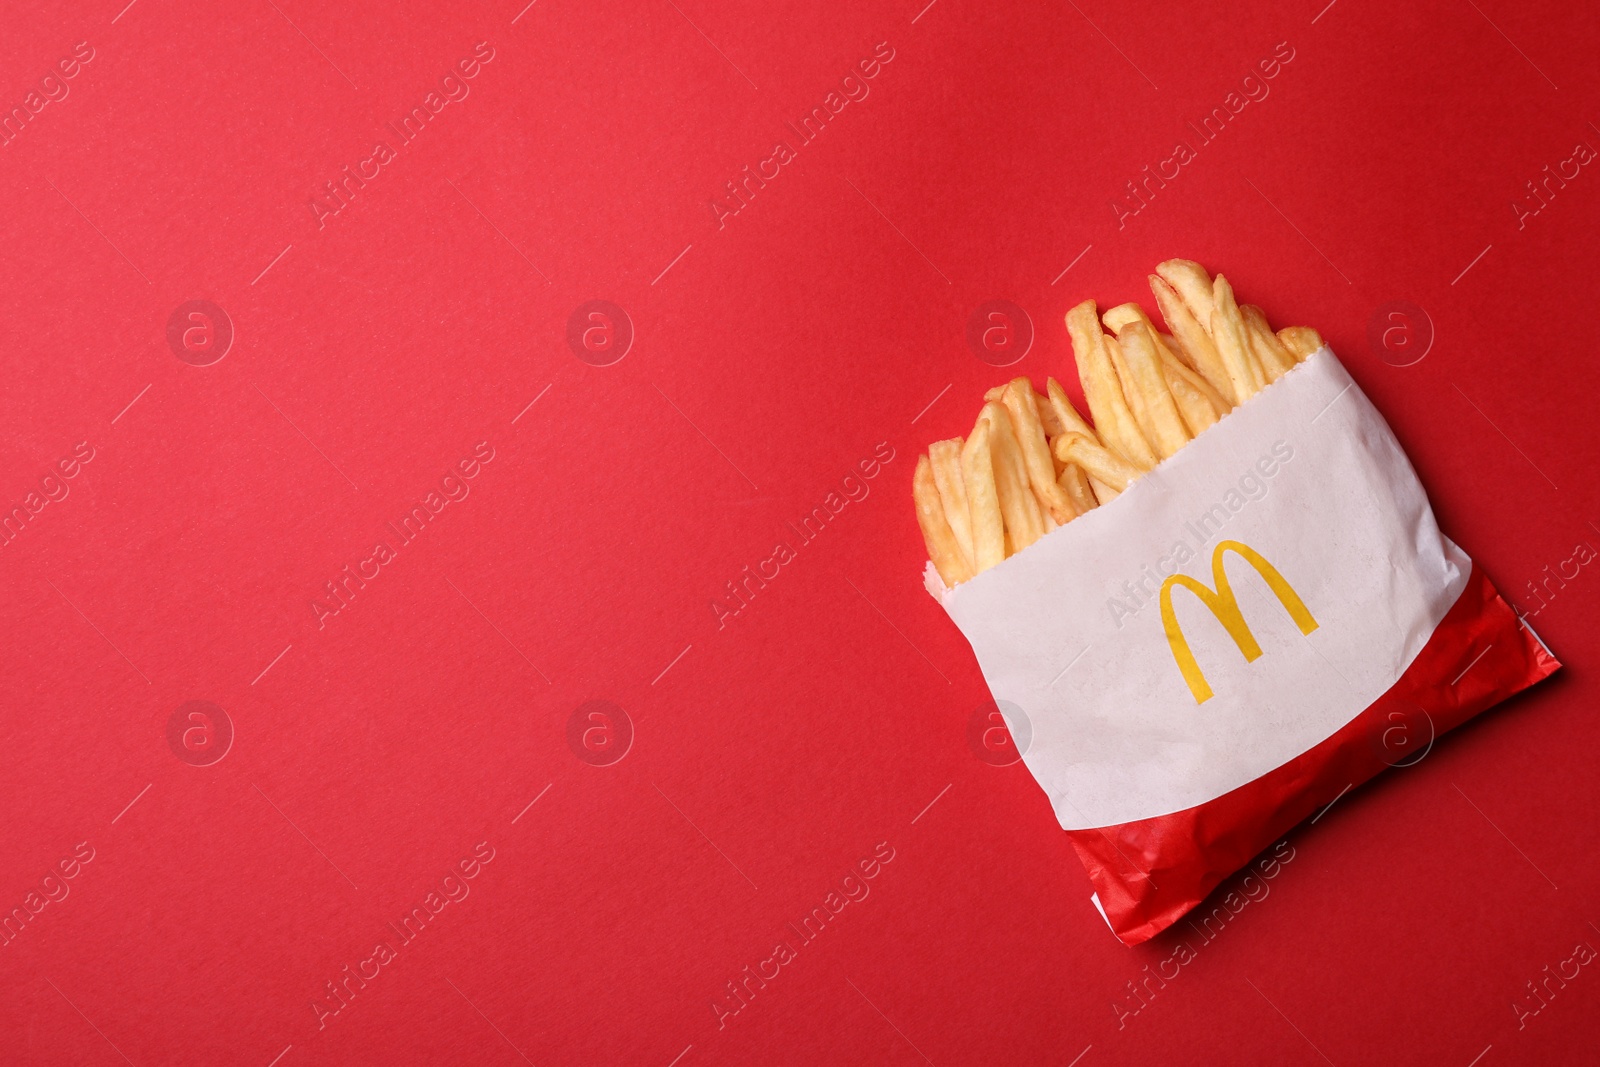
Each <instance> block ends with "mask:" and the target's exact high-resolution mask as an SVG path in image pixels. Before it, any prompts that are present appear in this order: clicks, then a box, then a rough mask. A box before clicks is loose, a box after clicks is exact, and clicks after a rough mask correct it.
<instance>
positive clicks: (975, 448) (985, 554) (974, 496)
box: [961, 419, 1006, 574]
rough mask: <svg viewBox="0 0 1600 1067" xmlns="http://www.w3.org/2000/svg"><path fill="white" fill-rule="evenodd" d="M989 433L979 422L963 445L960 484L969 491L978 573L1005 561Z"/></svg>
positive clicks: (984, 425) (974, 557) (968, 500)
mask: <svg viewBox="0 0 1600 1067" xmlns="http://www.w3.org/2000/svg"><path fill="white" fill-rule="evenodd" d="M989 433H990V430H989V424H988V423H987V422H985V421H983V420H981V419H980V420H979V421H978V425H977V426H976V427H974V428H973V431H972V432H971V433H970V434H968V435H967V441H966V443H965V444H963V445H962V446H961V481H962V483H963V484H964V485H965V486H966V490H967V508H968V513H969V514H970V516H971V526H972V564H973V569H974V570H975V571H977V572H978V573H979V574H982V573H983V572H984V571H986V570H988V569H989V568H990V567H993V566H994V565H995V564H996V563H999V562H1000V561H1001V560H1003V559H1005V558H1006V531H1005V520H1004V519H1003V518H1001V515H1000V497H999V493H998V491H997V490H996V488H995V482H994V461H993V459H992V458H991V456H990V450H989Z"/></svg>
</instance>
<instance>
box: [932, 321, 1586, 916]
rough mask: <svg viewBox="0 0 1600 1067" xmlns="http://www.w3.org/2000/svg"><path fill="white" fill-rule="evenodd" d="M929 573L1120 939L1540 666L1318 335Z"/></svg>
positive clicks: (1178, 910) (1187, 902) (1201, 893)
mask: <svg viewBox="0 0 1600 1067" xmlns="http://www.w3.org/2000/svg"><path fill="white" fill-rule="evenodd" d="M925 582H926V584H927V586H928V589H929V592H931V593H932V594H933V595H934V596H935V597H936V598H937V599H938V600H939V601H940V603H941V604H942V605H943V606H944V608H945V610H946V612H948V613H949V615H950V617H951V619H952V620H954V621H955V623H956V625H957V626H958V627H959V628H960V629H961V632H962V633H963V634H964V635H965V636H966V638H967V640H968V641H969V642H970V643H971V645H972V649H973V651H974V652H975V653H976V655H977V658H978V663H979V665H980V666H981V668H982V670H983V675H984V678H985V680H986V681H987V682H988V685H989V689H990V692H991V693H992V694H993V696H994V698H995V701H996V704H997V706H998V707H999V708H1000V709H1001V711H1002V713H1003V714H1004V715H1005V716H1006V719H1007V723H1008V725H1009V726H1010V728H1011V733H1012V736H1013V738H1015V739H1017V740H1018V741H1019V748H1020V749H1021V751H1022V756H1023V759H1024V761H1025V762H1026V763H1027V766H1028V769H1029V771H1030V772H1032V774H1033V777H1034V779H1035V780H1036V781H1037V782H1038V783H1039V785H1040V787H1041V788H1042V789H1043V790H1044V791H1045V793H1046V795H1047V796H1048V797H1049V798H1050V803H1051V805H1052V807H1053V808H1054V810H1055V814H1056V818H1057V820H1058V821H1059V822H1060V824H1061V826H1062V828H1063V829H1064V830H1066V832H1067V835H1068V837H1069V839H1070V840H1071V842H1072V844H1073V847H1074V848H1075V850H1076V851H1077V853H1078V856H1079V857H1080V858H1081V859H1082V861H1083V865H1084V868H1085V869H1086V870H1087V871H1088V874H1089V879H1090V881H1091V882H1092V883H1093V886H1094V894H1093V897H1092V900H1093V902H1094V904H1095V906H1096V907H1098V908H1099V910H1100V911H1101V914H1102V915H1103V916H1104V917H1105V919H1106V922H1107V923H1108V924H1109V925H1110V927H1111V929H1112V932H1113V933H1115V934H1116V936H1117V937H1118V938H1120V939H1121V940H1122V941H1123V942H1125V943H1127V944H1130V945H1132V944H1138V943H1140V942H1142V941H1145V940H1148V939H1149V938H1151V937H1153V936H1155V935H1156V934H1157V933H1159V932H1160V931H1162V930H1164V929H1165V928H1167V927H1168V926H1171V925H1172V924H1173V923H1174V922H1176V921H1178V919H1180V918H1181V917H1182V916H1183V915H1185V914H1186V913H1187V912H1189V911H1190V910H1191V909H1194V908H1196V907H1197V906H1198V905H1200V904H1201V902H1203V901H1204V900H1205V898H1206V896H1207V895H1208V894H1209V893H1210V892H1211V891H1212V890H1213V889H1215V888H1216V887H1217V886H1218V885H1219V884H1220V883H1221V882H1222V881H1223V879H1225V878H1226V877H1228V876H1229V875H1230V874H1232V873H1233V872H1235V871H1237V870H1238V869H1240V868H1241V867H1243V866H1244V865H1245V864H1247V863H1249V862H1250V860H1251V859H1252V858H1253V857H1254V856H1256V854H1257V853H1259V852H1261V851H1262V850H1263V849H1265V848H1267V847H1268V846H1269V845H1271V844H1272V843H1273V842H1274V841H1276V840H1278V839H1279V838H1280V837H1281V836H1282V835H1283V834H1284V833H1285V831H1287V830H1289V829H1290V828H1291V827H1293V826H1294V825H1296V824H1297V823H1299V822H1301V821H1302V820H1304V819H1306V818H1307V817H1309V816H1312V815H1313V814H1315V813H1316V812H1318V811H1319V810H1320V809H1323V808H1325V807H1327V806H1329V805H1331V804H1332V803H1333V802H1334V801H1335V800H1336V799H1338V798H1339V797H1340V796H1342V795H1343V794H1344V792H1345V791H1347V790H1348V789H1350V788H1351V787H1353V786H1355V785H1359V784H1361V783H1362V782H1364V781H1366V780H1367V779H1369V778H1371V777H1372V776H1373V775H1375V774H1377V773H1378V772H1380V771H1382V770H1384V769H1386V768H1387V767H1390V766H1393V765H1397V764H1399V763H1403V762H1406V763H1408V762H1415V760H1416V759H1419V758H1420V757H1421V755H1424V754H1426V752H1427V750H1428V746H1431V744H1432V743H1433V739H1434V738H1435V737H1436V736H1437V735H1438V734H1442V733H1444V732H1445V731H1446V730H1450V729H1452V728H1454V727H1455V726H1458V725H1460V724H1461V723H1462V722H1464V721H1466V720H1467V719H1469V718H1471V717H1472V716H1474V715H1476V714H1478V713H1479V712H1480V711H1483V710H1484V709H1486V708H1488V707H1490V706H1491V705H1493V704H1496V703H1498V702H1499V701H1502V700H1504V699H1506V698H1507V697H1509V696H1511V695H1512V694H1513V693H1516V692H1518V691H1519V690H1521V689H1524V688H1526V687H1527V686H1530V685H1532V684H1533V683H1535V682H1537V681H1539V680H1540V679H1542V678H1544V677H1546V676H1548V675H1549V674H1551V673H1552V672H1554V671H1555V670H1556V669H1558V668H1559V666H1560V664H1559V663H1558V662H1557V660H1556V659H1555V657H1554V656H1553V655H1552V654H1551V653H1550V651H1549V650H1548V649H1547V648H1546V647H1545V646H1544V644H1543V643H1542V642H1541V641H1540V640H1539V638H1538V637H1537V636H1536V635H1535V634H1534V633H1533V631H1532V630H1531V629H1530V628H1529V627H1528V626H1527V625H1526V623H1525V622H1523V621H1522V620H1520V619H1519V618H1518V616H1517V615H1516V613H1515V612H1514V611H1513V610H1512V608H1511V607H1510V606H1509V605H1508V604H1507V603H1506V601H1505V600H1504V599H1502V598H1501V596H1500V595H1499V593H1498V592H1497V591H1496V590H1495V588H1494V586H1493V585H1492V584H1491V583H1490V581H1489V579H1488V578H1487V577H1486V576H1485V575H1484V573H1483V571H1482V570H1481V569H1480V568H1479V567H1478V566H1477V565H1475V564H1474V563H1473V562H1472V560H1471V559H1470V558H1468V556H1467V555H1466V553H1464V552H1463V551H1462V550H1461V549H1460V548H1458V547H1457V546H1456V545H1455V544H1454V543H1452V542H1451V541H1450V540H1449V539H1448V538H1446V537H1445V536H1444V535H1443V534H1442V533H1440V531H1439V529H1438V526H1437V525H1436V523H1435V521H1434V516H1433V511H1432V509H1431V508H1430V506H1429V504H1428V500H1427V497H1426V495H1425V494H1424V493H1423V490H1422V486H1421V485H1420V484H1419V483H1418V481H1417V477H1416V474H1415V473H1414V472H1413V470H1412V468H1411V464H1410V462H1409V461H1408V460H1407V459H1406V457H1405V454H1404V453H1403V452H1402V451H1401V449H1400V446H1399V444H1398V443H1397V442H1396V440H1395V438H1394V435H1393V434H1392V433H1391V432H1390V430H1389V427H1388V426H1387V425H1386V424H1385V423H1384V421H1383V418H1382V417H1381V416H1380V415H1379V414H1378V413H1377V411H1376V410H1375V409H1374V408H1373V407H1372V405H1371V403H1370V402H1369V401H1368V400H1367V398H1366V397H1365V396H1364V395H1363V394H1362V392H1361V390H1360V389H1359V388H1358V387H1357V386H1356V385H1355V383H1354V382H1353V381H1352V380H1351V379H1350V377H1349V375H1348V374H1347V373H1346V372H1345V370H1344V368H1343V367H1342V366H1341V365H1340V364H1339V362H1338V360H1337V359H1335V358H1334V355H1333V353H1332V352H1331V351H1329V350H1328V349H1327V348H1326V347H1324V348H1322V349H1320V350H1319V351H1317V352H1316V353H1315V354H1313V355H1312V356H1310V357H1309V358H1308V359H1306V361H1305V362H1303V363H1301V364H1299V365H1298V366H1296V367H1295V368H1294V369H1292V370H1289V371H1288V372H1286V373H1285V374H1283V376H1282V377H1281V378H1280V379H1279V380H1278V381H1276V382H1275V383H1273V384H1272V385H1270V386H1268V387H1267V388H1266V389H1264V390H1263V391H1262V392H1261V393H1259V394H1257V395H1256V396H1254V397H1252V398H1251V399H1250V400H1249V401H1247V402H1246V403H1244V404H1242V405H1240V406H1239V407H1238V408H1236V409H1234V410H1233V411H1232V412H1230V413H1229V414H1228V415H1226V416H1225V417H1223V418H1222V419H1221V420H1220V421H1219V422H1218V423H1217V424H1216V425H1215V426H1213V427H1211V428H1210V429H1209V430H1207V431H1206V432H1205V433H1204V434H1201V435H1200V436H1199V437H1197V438H1196V439H1195V440H1194V441H1192V442H1191V443H1189V444H1188V445H1187V446H1186V447H1184V448H1182V449H1181V450H1180V451H1178V452H1177V453H1176V454H1175V455H1173V456H1171V457H1170V458H1168V459H1167V460H1165V461H1163V462H1162V463H1161V464H1160V465H1159V466H1157V467H1156V468H1155V469H1154V470H1152V471H1151V472H1150V473H1148V474H1146V475H1144V476H1143V477H1142V478H1140V479H1139V480H1138V481H1137V482H1135V483H1134V484H1133V485H1132V486H1130V487H1129V488H1128V489H1127V490H1126V491H1125V492H1123V493H1122V495H1121V496H1120V497H1118V498H1117V499H1116V500H1114V501H1112V502H1111V503H1110V504H1108V505H1107V506H1105V507H1101V508H1097V509H1095V510H1093V511H1090V512H1089V513H1087V514H1085V515H1082V516H1080V517H1079V518H1077V519H1075V520H1074V521H1072V522H1070V523H1068V524H1066V525H1064V526H1062V527H1060V528H1059V529H1056V530H1053V531H1051V532H1050V533H1048V534H1046V535H1045V536H1043V537H1042V538H1040V539H1039V540H1038V541H1037V542H1036V543H1034V544H1033V545H1031V546H1030V547H1028V548H1027V549H1026V550H1024V551H1022V552H1020V553H1018V554H1017V555H1014V556H1012V557H1010V558H1008V559H1006V560H1005V561H1004V562H1002V563H999V564H997V565H995V566H993V567H991V568H990V569H988V570H986V571H984V572H983V573H981V574H978V575H977V576H976V577H975V578H972V579H971V580H969V581H966V582H963V583H961V584H960V585H958V586H956V587H955V588H954V589H946V588H945V587H944V585H943V583H942V582H941V581H940V579H939V577H938V574H937V572H936V571H935V570H934V569H933V567H932V566H931V565H930V566H929V567H928V568H927V570H926V573H925Z"/></svg>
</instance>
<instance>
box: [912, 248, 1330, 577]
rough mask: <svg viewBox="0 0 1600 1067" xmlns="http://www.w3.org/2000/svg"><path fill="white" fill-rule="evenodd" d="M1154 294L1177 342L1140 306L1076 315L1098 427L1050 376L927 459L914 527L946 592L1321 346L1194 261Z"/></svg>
mask: <svg viewBox="0 0 1600 1067" xmlns="http://www.w3.org/2000/svg"><path fill="white" fill-rule="evenodd" d="M1150 289H1151V291H1152V292H1153V293H1154V294H1155V298H1156V306H1157V307H1159V308H1160V309H1161V317H1162V318H1163V319H1164V320H1166V324H1167V327H1168V329H1170V330H1171V331H1172V332H1171V333H1170V334H1168V333H1162V332H1161V331H1159V330H1157V329H1156V328H1155V325H1154V324H1153V323H1151V321H1150V318H1149V316H1147V315H1146V314H1145V313H1144V309H1143V308H1142V307H1140V306H1139V305H1138V304H1134V303H1130V304H1121V305H1118V306H1117V307H1114V308H1111V309H1110V310H1108V311H1106V312H1105V314H1104V315H1097V313H1096V308H1095V303H1094V301H1093V300H1085V301H1084V302H1083V303H1081V304H1079V305H1078V306H1077V307H1075V308H1073V309H1072V310H1071V311H1069V312H1067V332H1068V334H1069V335H1070V336H1071V339H1072V351H1073V355H1074V356H1075V357H1076V359H1077V364H1078V378H1079V380H1080V381H1081V382H1082V383H1083V395H1084V399H1085V400H1086V401H1087V403H1088V406H1089V414H1090V416H1091V417H1092V418H1093V420H1094V423H1093V425H1092V426H1091V425H1090V424H1089V423H1088V422H1086V421H1085V420H1084V418H1083V416H1081V415H1080V414H1078V411H1077V409H1076V408H1074V407H1073V406H1072V401H1071V400H1069V399H1068V398H1067V394H1066V392H1065V391H1064V390H1063V389H1062V388H1061V385H1060V383H1059V382H1057V381H1056V380H1055V379H1054V378H1051V379H1049V380H1048V381H1047V383H1046V389H1045V394H1046V395H1044V396H1040V395H1039V394H1038V393H1037V392H1036V391H1035V390H1034V387H1033V383H1032V382H1030V381H1029V380H1028V379H1027V378H1017V379H1015V380H1014V381H1011V382H1008V383H1007V384H1005V385H1000V386H996V387H995V388H993V389H991V390H989V392H988V393H986V394H985V395H984V401H985V403H984V405H983V411H982V413H981V414H979V416H978V422H977V425H975V426H974V427H973V428H972V432H971V433H970V434H968V435H967V438H966V440H964V441H963V440H962V439H961V438H959V437H955V438H951V439H950V440H948V441H936V442H934V443H933V444H932V445H930V446H929V448H928V452H927V454H926V455H923V456H921V457H919V458H918V460H917V472H916V476H915V479H914V481H913V483H912V493H913V496H914V497H915V498H916V504H917V522H918V524H919V525H921V527H922V536H923V539H924V540H925V541H926V542H927V545H928V558H929V559H931V560H932V561H933V565H934V567H935V569H937V570H938V572H939V577H940V578H941V579H942V580H943V581H944V584H945V586H946V588H953V587H955V586H956V585H958V584H959V583H961V582H964V581H966V580H967V579H969V578H971V577H973V576H974V575H976V574H980V573H982V572H983V571H985V570H987V569H988V568H990V567H992V566H994V565H995V564H996V563H999V562H1000V561H1001V560H1003V559H1005V558H1006V557H1008V556H1012V555H1015V554H1016V553H1018V552H1021V551H1022V550H1023V549H1025V548H1027V547H1028V546H1029V545H1031V544H1033V542H1035V541H1037V540H1038V539H1039V538H1040V537H1043V536H1044V535H1045V534H1046V533H1049V532H1050V531H1051V530H1053V529H1055V528H1056V527H1057V526H1061V525H1063V524H1065V523H1068V522H1071V521H1072V520H1073V519H1075V518H1077V517H1078V516H1079V515H1082V514H1083V513H1084V512H1086V511H1089V510H1090V509H1092V508H1096V507H1099V506H1100V505H1101V504H1105V503H1107V502H1109V501H1110V500H1112V499H1113V498H1115V497H1116V496H1117V495H1118V494H1119V493H1121V492H1122V491H1123V490H1124V489H1126V488H1127V487H1128V486H1129V485H1131V484H1133V482H1134V481H1135V480H1136V479H1137V478H1138V477H1139V476H1140V475H1141V474H1143V473H1144V472H1145V471H1148V470H1150V469H1151V468H1153V467H1154V466H1155V465H1156V464H1157V463H1159V462H1161V461H1162V460H1164V459H1166V458H1167V457H1168V456H1170V455H1172V454H1173V453H1174V452H1176V451H1178V449H1180V448H1182V447H1183V446H1184V445H1185V444H1187V443H1188V442H1189V441H1190V440H1191V439H1193V438H1194V437H1196V436H1198V435H1199V434H1200V432H1201V431H1203V430H1204V429H1206V427H1208V426H1210V425H1212V424H1213V423H1215V422H1216V421H1217V420H1218V419H1220V418H1221V417H1222V416H1224V415H1226V414H1227V413H1228V412H1229V411H1231V410H1233V408H1234V407H1236V406H1237V405H1239V404H1242V403H1244V402H1245V401H1246V400H1248V399H1250V398H1251V397H1252V396H1254V395H1255V394H1256V393H1258V392H1260V391H1261V390H1262V389H1264V388H1266V387H1267V386H1268V385H1271V384H1272V383H1273V382H1275V381H1277V380H1278V379H1279V378H1280V377H1281V376H1282V375H1283V374H1284V373H1285V372H1287V371H1288V370H1289V369H1290V368H1292V367H1293V366H1294V365H1295V364H1296V363H1298V362H1300V361H1301V360H1303V359H1305V358H1306V357H1307V356H1309V355H1310V354H1311V353H1313V352H1315V351H1316V350H1317V349H1319V348H1321V347H1322V338H1321V337H1320V336H1318V334H1317V331H1315V330H1313V329H1311V328H1310V327H1309V326H1290V327H1288V328H1286V329H1282V330H1279V331H1278V332H1277V333H1273V332H1272V328H1271V327H1270V326H1268V325H1267V318H1266V316H1265V315H1263V314H1262V313H1261V309H1260V308H1258V307H1256V306H1254V305H1253V304H1245V305H1243V306H1241V305H1240V304H1239V303H1238V302H1237V301H1236V300H1235V299H1234V295H1233V286H1231V285H1229V284H1228V280H1227V279H1226V278H1224V277H1223V276H1222V275H1220V274H1219V275H1217V276H1216V277H1215V278H1212V277H1211V275H1210V274H1208V273H1207V272H1206V269H1205V268H1204V267H1202V266H1201V265H1200V264H1198V263H1195V262H1193V261H1192V260H1187V259H1169V260H1167V261H1166V262H1165V263H1162V264H1161V265H1160V266H1158V267H1156V273H1154V274H1152V275H1151V276H1150ZM1102 322H1104V323H1105V328H1106V329H1107V330H1110V331H1111V332H1110V333H1109V334H1108V333H1106V332H1104V331H1103V330H1102V329H1101V323H1102Z"/></svg>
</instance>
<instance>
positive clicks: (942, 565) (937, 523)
mask: <svg viewBox="0 0 1600 1067" xmlns="http://www.w3.org/2000/svg"><path fill="white" fill-rule="evenodd" d="M911 493H912V495H913V496H914V497H916V501H917V523H918V524H919V525H920V526H921V527H922V539H923V540H924V541H926V542H927V543H928V554H929V555H930V556H932V557H933V566H934V569H935V570H937V571H938V572H939V577H940V579H941V580H942V581H943V582H944V583H945V584H946V585H955V584H957V583H958V582H964V581H966V580H967V579H968V578H971V577H972V564H971V563H969V562H968V561H967V558H966V554H965V553H964V552H962V551H961V546H960V545H959V544H957V543H956V535H955V534H953V533H951V532H950V523H949V520H947V519H946V518H945V513H944V502H943V501H942V500H940V499H939V487H938V486H937V485H936V484H935V483H934V479H933V463H932V461H931V460H929V459H928V457H927V456H918V457H917V472H916V474H915V475H914V476H913V477H912V482H911Z"/></svg>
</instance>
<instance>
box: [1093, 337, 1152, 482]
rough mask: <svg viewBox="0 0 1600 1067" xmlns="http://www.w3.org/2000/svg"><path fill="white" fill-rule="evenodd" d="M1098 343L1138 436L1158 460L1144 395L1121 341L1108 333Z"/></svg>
mask: <svg viewBox="0 0 1600 1067" xmlns="http://www.w3.org/2000/svg"><path fill="white" fill-rule="evenodd" d="M1100 343H1101V344H1102V345H1104V346H1105V350H1106V358H1108V359H1109V360H1110V361H1111V369H1112V371H1114V372H1115V373H1116V378H1117V387H1118V388H1119V389H1120V390H1122V399H1123V402H1124V403H1126V404H1127V405H1128V413H1129V414H1130V415H1132V416H1133V425H1134V426H1135V427H1136V428H1137V429H1138V430H1139V436H1140V437H1142V438H1144V442H1145V444H1147V445H1149V446H1150V453H1151V456H1152V458H1154V459H1156V460H1160V458H1161V455H1160V450H1159V449H1157V448H1156V447H1155V438H1153V437H1151V436H1150V434H1151V432H1152V430H1151V426H1150V413H1149V412H1148V411H1147V410H1146V409H1145V397H1144V394H1143V393H1141V392H1139V390H1138V388H1137V386H1136V385H1135V383H1134V380H1133V371H1132V370H1130V369H1129V368H1128V360H1127V356H1126V355H1125V354H1124V353H1123V351H1122V342H1121V341H1119V340H1117V339H1116V338H1115V337H1112V336H1110V335H1109V334H1102V335H1101V337H1100ZM1154 465H1155V464H1154V463H1152V464H1151V466H1154Z"/></svg>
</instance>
